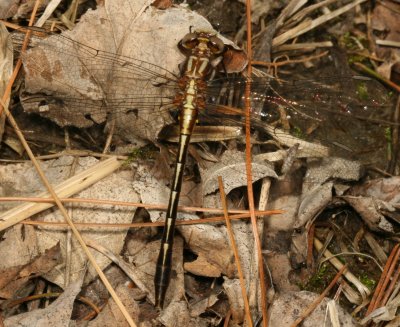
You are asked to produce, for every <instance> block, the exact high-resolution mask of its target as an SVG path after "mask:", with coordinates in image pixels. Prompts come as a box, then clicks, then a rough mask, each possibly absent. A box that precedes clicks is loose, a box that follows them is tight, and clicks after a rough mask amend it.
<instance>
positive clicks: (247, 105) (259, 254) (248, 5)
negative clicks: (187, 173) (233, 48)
mask: <svg viewBox="0 0 400 327" xmlns="http://www.w3.org/2000/svg"><path fill="white" fill-rule="evenodd" d="M246 18H247V49H246V50H247V56H248V60H249V62H251V61H252V48H251V38H252V34H251V1H250V0H246ZM251 75H252V67H251V64H249V65H247V81H246V89H245V112H246V120H245V121H246V123H245V124H246V175H247V194H248V201H249V212H250V217H251V225H252V229H253V235H254V244H255V247H256V251H257V258H258V271H259V275H260V288H261V312H262V316H263V326H264V327H267V326H268V316H267V290H266V285H265V273H264V260H263V256H262V251H261V240H260V237H259V234H258V228H257V219H256V215H255V207H254V193H253V181H252V167H251V137H250V107H251V104H250V91H251Z"/></svg>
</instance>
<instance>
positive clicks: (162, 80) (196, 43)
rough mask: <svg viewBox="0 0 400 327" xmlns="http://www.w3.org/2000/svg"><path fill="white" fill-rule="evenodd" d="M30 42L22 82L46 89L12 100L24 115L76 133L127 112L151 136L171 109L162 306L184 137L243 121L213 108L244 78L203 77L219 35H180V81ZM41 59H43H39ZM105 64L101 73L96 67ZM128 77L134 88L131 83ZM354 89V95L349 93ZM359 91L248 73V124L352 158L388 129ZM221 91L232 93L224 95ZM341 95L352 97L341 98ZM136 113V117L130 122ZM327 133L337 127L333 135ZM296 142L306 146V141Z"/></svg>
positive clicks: (380, 143)
mask: <svg viewBox="0 0 400 327" xmlns="http://www.w3.org/2000/svg"><path fill="white" fill-rule="evenodd" d="M36 41H38V40H34V43H37V42H36ZM38 42H39V43H38V44H37V45H36V46H35V47H34V48H33V49H32V50H31V51H30V52H28V53H27V54H26V55H24V56H25V58H24V67H25V71H26V72H27V73H29V74H30V77H29V78H30V79H38V78H39V79H42V80H44V81H45V82H47V84H49V85H51V86H52V88H53V89H54V92H53V93H52V94H51V95H50V93H49V91H45V90H43V88H42V87H41V86H40V87H38V86H37V87H36V89H35V84H34V86H33V88H32V89H31V90H30V91H29V93H30V94H25V95H24V96H23V99H22V100H23V103H24V104H25V105H26V106H27V108H28V109H27V110H28V111H34V112H39V113H40V114H41V115H43V116H46V117H52V119H54V120H55V121H56V122H57V123H58V124H60V125H63V126H65V125H72V124H76V125H78V126H79V127H86V126H89V125H91V124H93V123H94V122H101V121H102V120H104V117H106V116H111V117H112V118H110V119H111V120H113V119H114V118H115V119H117V121H118V119H119V120H121V119H122V120H125V119H126V117H128V116H132V115H133V116H134V117H136V118H137V120H138V121H139V122H140V123H138V125H137V126H139V125H140V124H142V125H143V126H144V127H143V126H141V127H140V126H139V127H134V131H133V133H135V134H136V135H138V136H140V137H142V138H145V139H152V138H154V136H151V135H149V133H148V129H149V128H150V127H151V125H153V124H154V123H155V122H156V121H157V120H159V119H161V120H162V121H163V123H164V124H165V123H166V122H167V123H169V122H171V121H172V119H171V112H174V111H176V110H177V109H179V110H180V112H179V125H180V132H179V134H180V136H179V138H180V140H179V145H178V148H179V150H178V155H177V159H176V167H175V173H174V177H173V181H172V183H171V195H170V200H169V205H168V209H167V218H166V222H165V227H164V234H163V237H162V241H161V250H160V254H159V257H158V261H157V268H156V275H155V289H156V301H157V303H158V305H159V306H160V307H162V306H163V304H164V297H165V292H166V290H167V287H168V283H169V275H170V269H171V268H170V265H171V255H172V246H173V236H174V224H175V219H176V215H177V205H178V201H179V195H180V188H181V182H182V177H183V168H184V165H185V158H186V155H187V150H188V144H189V140H190V135H191V133H192V130H193V128H194V125H195V123H196V120H197V116H199V120H200V121H201V120H202V119H203V118H204V119H205V120H206V121H208V122H209V123H216V122H218V121H219V120H218V119H222V122H223V124H231V123H233V124H236V125H237V124H241V123H243V117H242V115H241V114H240V110H234V114H232V113H229V114H228V115H227V116H225V117H224V116H223V109H226V108H227V107H228V105H229V106H230V105H231V103H232V101H231V100H232V98H236V101H234V102H235V103H236V105H237V107H238V108H241V107H242V104H243V90H244V87H245V79H244V78H242V77H217V78H214V79H210V80H208V77H209V76H210V75H211V72H212V71H213V65H212V62H214V61H218V59H219V58H220V57H221V56H223V54H224V51H225V47H224V45H223V43H222V41H221V40H220V39H219V38H217V37H216V36H215V35H213V34H211V33H207V32H195V33H190V34H188V35H186V36H185V37H184V38H183V40H182V41H181V42H180V43H179V47H180V49H181V50H182V51H183V52H184V53H185V55H187V59H186V61H185V63H184V70H183V73H182V75H181V77H180V76H178V75H177V74H175V73H172V72H169V71H168V70H165V69H163V68H161V67H159V66H157V65H153V64H151V63H148V62H145V61H142V60H138V59H134V58H129V57H125V56H122V55H117V54H115V53H110V52H106V51H100V50H97V49H94V48H91V47H89V46H86V45H84V44H81V43H79V42H76V41H74V40H72V39H70V38H68V37H65V36H62V35H52V36H51V37H49V38H47V39H45V40H40V41H38ZM46 53H47V54H49V57H46V56H44V55H45V54H46ZM45 58H47V59H45ZM49 58H51V59H49ZM73 60H78V61H79V62H80V63H81V64H82V65H81V66H79V67H70V68H69V70H67V69H66V68H65V67H64V66H63V65H62V63H61V61H66V62H72V61H73ZM105 66H108V67H111V69H110V70H105V69H104V67H105ZM62 74H67V75H68V74H69V75H73V76H78V75H80V76H81V77H82V76H83V77H84V78H86V82H87V83H86V85H74V84H66V83H65V82H62V81H61V79H60V78H59V77H60V76H61V75H62ZM84 80H85V79H84ZM134 81H135V82H136V81H139V82H140V83H141V84H139V86H138V84H134V86H132V82H134ZM354 81H356V83H353V82H354ZM357 83H358V84H359V85H360V86H359V87H360V89H357V88H355V87H354V84H357ZM371 83H372V84H371ZM226 85H228V86H226ZM369 85H374V84H373V82H371V81H369V80H368V79H359V78H357V77H353V76H348V75H347V76H331V77H329V78H324V79H321V80H320V81H314V80H308V79H291V80H288V81H284V80H274V79H271V77H254V78H252V88H253V90H252V95H251V96H252V107H253V116H254V123H255V126H256V127H259V128H263V129H264V131H267V132H268V133H269V134H270V135H271V136H272V137H273V138H275V139H277V140H280V139H281V136H282V135H283V136H284V135H291V134H290V133H292V134H295V135H296V136H297V137H299V138H298V140H300V139H301V138H307V137H308V134H316V133H317V132H321V131H322V134H320V135H319V136H318V140H319V142H321V143H322V144H324V143H325V144H326V145H328V146H329V147H330V148H331V149H334V148H336V150H337V152H335V153H337V154H339V155H343V156H346V157H353V158H358V157H359V156H360V155H361V154H360V152H359V151H358V150H355V147H354V145H353V143H354V142H356V143H360V144H361V146H360V147H361V148H362V149H364V150H365V151H366V153H367V152H368V151H369V152H371V151H372V152H374V151H376V149H377V148H379V149H382V148H383V147H385V145H386V143H385V142H386V139H385V137H384V134H385V127H390V126H392V125H393V124H391V123H390V118H391V117H390V115H391V113H390V106H388V105H387V101H386V99H375V98H369V94H368V89H367V88H368V86H369ZM116 86H118V88H117V87H116ZM338 86H340V87H339V89H338V88H337V87H338ZM83 89H85V91H86V93H85V94H84V92H83V91H82V90H83ZM231 89H234V90H235V92H234V93H233V94H234V95H232V92H230V90H231ZM66 90H67V91H69V93H67V92H66ZM154 90H156V91H154ZM344 91H346V92H344ZM349 91H350V93H351V94H352V95H348V92H349ZM357 94H358V95H357ZM364 97H365V98H366V99H364ZM144 113H145V114H147V118H146V119H143V118H141V117H140V116H141V115H142V114H144ZM282 115H283V116H284V120H285V121H286V122H287V130H286V131H284V130H283V129H282V128H281V127H277V126H276V125H272V123H273V122H275V123H276V122H277V121H278V120H280V119H281V118H282V117H281V116H282ZM121 117H122V118H121ZM356 124H357V126H356ZM307 126H308V127H309V126H313V127H314V130H313V131H312V132H310V133H308V132H306V130H305V128H306V127H307ZM333 130H339V134H340V135H341V136H340V139H339V136H337V134H334V133H333V132H332V131H333ZM360 130H362V131H361V133H362V134H361V135H360V134H359V133H360ZM376 135H380V136H381V137H380V138H377V137H376ZM302 144H303V146H304V147H306V146H307V145H306V144H307V143H302ZM315 155H316V156H319V154H318V153H315ZM367 156H368V154H367Z"/></svg>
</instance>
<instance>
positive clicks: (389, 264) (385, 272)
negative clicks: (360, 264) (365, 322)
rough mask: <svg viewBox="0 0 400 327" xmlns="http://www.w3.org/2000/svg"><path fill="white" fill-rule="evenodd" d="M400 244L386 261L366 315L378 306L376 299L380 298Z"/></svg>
mask: <svg viewBox="0 0 400 327" xmlns="http://www.w3.org/2000/svg"><path fill="white" fill-rule="evenodd" d="M399 246H400V244H396V245H395V247H394V248H393V250H392V252H391V253H390V255H389V258H388V259H387V261H386V264H385V267H384V269H383V272H382V274H381V278H380V279H379V282H378V285H376V288H375V292H374V294H373V295H372V299H371V302H370V303H369V306H368V310H367V312H366V313H365V316H368V315H369V314H370V313H371V312H372V311H374V309H376V308H377V301H376V300H377V298H378V296H379V294H380V290H381V289H382V287H383V284H384V282H385V278H386V276H387V274H388V271H389V269H390V266H391V264H392V261H393V258H394V256H395V254H396V252H397V251H398V250H399Z"/></svg>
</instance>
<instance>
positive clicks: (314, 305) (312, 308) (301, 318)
mask: <svg viewBox="0 0 400 327" xmlns="http://www.w3.org/2000/svg"><path fill="white" fill-rule="evenodd" d="M346 269H347V266H343V267H342V269H340V270H339V271H338V273H337V274H336V275H335V277H334V278H333V279H332V281H331V282H330V284H329V285H328V287H327V288H326V289H325V290H324V291H323V292H322V293H321V295H320V296H318V298H317V299H316V300H315V301H314V302H313V303H312V304H311V305H310V306H309V307H308V308H307V309H306V310H305V311H304V312H303V313H302V314H301V316H300V317H299V318H297V319H296V320H295V321H294V322H293V323H292V324H291V325H290V327H297V326H298V325H299V324H300V323H301V322H302V321H303V320H304V319H305V318H307V317H308V316H309V315H310V313H311V312H313V311H314V310H315V308H316V307H317V306H318V304H320V302H321V301H322V300H323V299H324V297H325V296H326V295H327V294H328V293H329V291H330V290H331V289H332V287H333V286H335V284H336V282H337V281H338V279H339V278H340V276H342V275H343V273H344V271H345V270H346Z"/></svg>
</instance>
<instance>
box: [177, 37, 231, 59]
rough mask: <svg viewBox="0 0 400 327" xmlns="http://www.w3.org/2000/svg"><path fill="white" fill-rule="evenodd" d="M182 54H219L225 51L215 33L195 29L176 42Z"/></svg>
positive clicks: (223, 45)
mask: <svg viewBox="0 0 400 327" xmlns="http://www.w3.org/2000/svg"><path fill="white" fill-rule="evenodd" d="M178 47H179V49H180V50H181V51H182V52H183V53H184V54H192V53H193V54H202V53H203V54H207V55H209V56H214V57H215V56H219V55H221V54H222V53H223V52H224V51H225V44H224V43H223V42H222V40H221V39H220V38H218V37H217V36H216V35H215V33H210V32H206V31H195V32H191V33H188V34H186V35H185V36H184V37H183V39H182V40H181V41H180V42H179V44H178Z"/></svg>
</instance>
